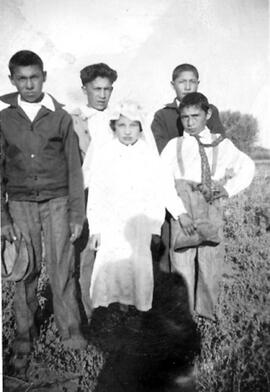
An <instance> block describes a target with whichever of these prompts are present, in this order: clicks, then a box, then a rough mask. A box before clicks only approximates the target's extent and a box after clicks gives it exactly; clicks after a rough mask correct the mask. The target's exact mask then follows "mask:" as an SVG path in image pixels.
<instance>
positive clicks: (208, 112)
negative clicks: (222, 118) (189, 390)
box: [206, 108, 212, 120]
mask: <svg viewBox="0 0 270 392" xmlns="http://www.w3.org/2000/svg"><path fill="white" fill-rule="evenodd" d="M211 116H212V109H210V108H209V109H208V111H207V113H206V120H209V118H211Z"/></svg>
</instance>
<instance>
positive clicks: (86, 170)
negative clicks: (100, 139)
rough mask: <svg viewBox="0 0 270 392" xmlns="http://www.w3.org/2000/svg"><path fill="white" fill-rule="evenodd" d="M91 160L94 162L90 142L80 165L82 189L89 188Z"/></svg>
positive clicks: (92, 146) (92, 144)
mask: <svg viewBox="0 0 270 392" xmlns="http://www.w3.org/2000/svg"><path fill="white" fill-rule="evenodd" d="M93 160H94V143H92V141H91V142H90V144H89V146H88V149H87V151H86V154H85V157H84V161H83V165H82V172H83V182H84V189H86V188H89V182H90V177H91V170H92V163H93Z"/></svg>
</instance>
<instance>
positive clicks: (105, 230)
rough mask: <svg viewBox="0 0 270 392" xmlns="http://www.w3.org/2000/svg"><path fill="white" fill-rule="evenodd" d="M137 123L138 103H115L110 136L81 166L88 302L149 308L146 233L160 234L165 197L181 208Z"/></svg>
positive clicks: (150, 293)
mask: <svg viewBox="0 0 270 392" xmlns="http://www.w3.org/2000/svg"><path fill="white" fill-rule="evenodd" d="M143 123H144V121H143V115H142V110H141V108H140V106H139V105H137V104H136V103H134V102H129V101H126V102H124V103H122V104H120V105H119V106H118V108H117V110H116V111H115V114H114V115H113V116H112V121H111V127H112V129H113V131H114V133H115V138H114V139H113V140H112V141H111V142H108V143H107V144H106V145H105V146H104V147H103V148H102V149H101V150H100V151H99V152H98V154H95V155H94V156H93V159H92V163H91V170H90V173H89V172H88V171H87V172H84V176H85V181H86V184H85V186H86V187H89V196H88V204H87V217H88V220H89V226H90V247H91V248H92V249H94V250H96V258H95V263H94V268H93V273H92V278H91V285H90V298H91V303H92V307H93V308H97V307H99V306H105V307H107V306H108V305H109V304H111V303H114V302H117V303H120V304H122V305H133V306H135V307H136V308H137V309H138V310H140V311H147V310H149V309H151V306H152V296H153V266H152V255H151V250H150V244H151V239H152V235H160V229H161V225H162V223H163V221H164V215H165V203H166V204H167V208H169V209H170V211H171V213H172V215H173V216H174V217H175V218H176V219H177V218H178V216H179V215H180V214H182V213H185V212H186V211H185V209H184V206H183V203H182V201H181V200H180V199H179V198H178V197H175V190H174V185H173V178H172V176H171V179H170V178H169V176H168V175H167V176H165V175H164V173H163V169H162V167H161V160H160V158H159V156H158V153H157V150H156V149H155V144H154V142H153V143H152V142H149V140H150V139H149V138H150V132H149V134H148V135H147V134H146V132H145V130H144V129H143ZM164 182H166V184H164ZM164 189H166V195H165V196H164ZM165 198H166V201H165Z"/></svg>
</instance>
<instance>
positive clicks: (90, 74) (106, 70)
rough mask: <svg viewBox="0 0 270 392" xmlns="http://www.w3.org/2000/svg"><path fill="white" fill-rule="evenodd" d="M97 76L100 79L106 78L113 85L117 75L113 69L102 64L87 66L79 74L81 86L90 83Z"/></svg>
mask: <svg viewBox="0 0 270 392" xmlns="http://www.w3.org/2000/svg"><path fill="white" fill-rule="evenodd" d="M98 76H100V77H101V78H108V79H109V80H110V82H111V83H113V82H115V81H116V79H117V76H118V75H117V72H116V71H115V70H114V69H112V68H110V67H109V66H108V65H107V64H104V63H98V64H92V65H87V66H86V67H84V68H83V69H82V70H81V72H80V77H81V81H82V84H83V85H85V84H86V83H89V82H92V80H94V79H96V78H97V77H98Z"/></svg>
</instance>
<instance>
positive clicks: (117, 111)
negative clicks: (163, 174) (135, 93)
mask: <svg viewBox="0 0 270 392" xmlns="http://www.w3.org/2000/svg"><path fill="white" fill-rule="evenodd" d="M121 115H122V116H125V117H127V118H128V119H129V120H131V121H139V122H140V124H141V127H142V139H144V140H145V141H146V142H147V143H148V145H149V146H150V147H151V149H152V150H153V151H154V152H155V153H157V154H158V150H157V146H156V142H155V139H154V136H153V133H152V131H151V125H150V124H149V123H148V120H147V116H146V114H145V112H144V111H143V108H142V106H141V105H140V104H138V103H137V102H136V101H132V100H128V99H126V100H123V101H121V102H119V103H118V104H117V105H115V107H114V108H113V109H112V111H111V114H110V119H111V120H118V119H119V117H120V116H121Z"/></svg>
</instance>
